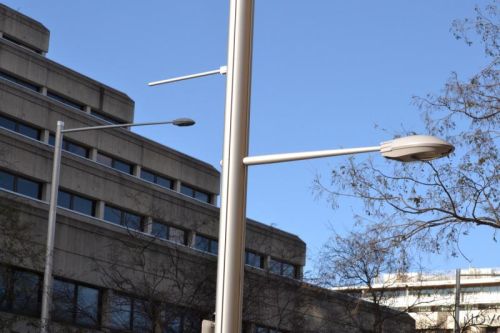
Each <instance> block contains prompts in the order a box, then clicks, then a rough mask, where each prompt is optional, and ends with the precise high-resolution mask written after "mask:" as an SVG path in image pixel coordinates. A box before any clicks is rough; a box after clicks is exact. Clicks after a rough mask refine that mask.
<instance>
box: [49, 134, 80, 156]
mask: <svg viewBox="0 0 500 333" xmlns="http://www.w3.org/2000/svg"><path fill="white" fill-rule="evenodd" d="M55 142H56V137H55V135H54V134H52V133H51V134H50V136H49V145H51V146H53V145H54V144H55ZM62 149H63V150H66V151H67V152H70V153H73V154H75V155H78V156H81V157H85V158H88V157H89V156H90V149H89V148H87V147H85V146H82V145H80V144H78V143H75V142H73V141H71V140H68V139H66V138H63V142H62Z"/></svg>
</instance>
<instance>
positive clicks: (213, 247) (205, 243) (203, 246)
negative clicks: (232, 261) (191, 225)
mask: <svg viewBox="0 0 500 333" xmlns="http://www.w3.org/2000/svg"><path fill="white" fill-rule="evenodd" d="M218 246H219V243H218V242H217V240H215V239H212V238H208V237H205V236H202V235H196V238H195V242H194V248H195V249H197V250H200V251H204V252H208V253H212V254H215V255H217V252H218V250H219V249H218Z"/></svg>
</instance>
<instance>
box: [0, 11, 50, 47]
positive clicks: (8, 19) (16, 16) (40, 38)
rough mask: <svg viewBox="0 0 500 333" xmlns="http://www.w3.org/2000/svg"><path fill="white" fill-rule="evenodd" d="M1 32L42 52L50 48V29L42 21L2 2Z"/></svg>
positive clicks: (0, 15)
mask: <svg viewBox="0 0 500 333" xmlns="http://www.w3.org/2000/svg"><path fill="white" fill-rule="evenodd" d="M0 33H2V34H3V35H5V37H8V38H9V37H10V38H14V39H16V40H17V41H19V42H21V43H22V44H24V45H26V46H27V47H30V48H32V49H34V50H36V51H38V52H40V53H43V54H45V53H47V52H48V50H49V35H50V33H49V30H48V29H47V28H45V27H44V26H43V25H42V24H41V23H39V22H37V21H35V20H33V19H31V18H29V17H27V16H25V15H23V14H21V13H19V12H16V11H13V10H12V9H10V8H9V7H7V6H5V5H3V4H0Z"/></svg>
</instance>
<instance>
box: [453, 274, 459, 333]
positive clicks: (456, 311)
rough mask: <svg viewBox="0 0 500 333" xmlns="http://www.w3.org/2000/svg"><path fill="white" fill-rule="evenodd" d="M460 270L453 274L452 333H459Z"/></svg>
mask: <svg viewBox="0 0 500 333" xmlns="http://www.w3.org/2000/svg"><path fill="white" fill-rule="evenodd" d="M460 273H461V272H460V268H457V271H456V273H455V329H454V330H453V332H454V333H460V293H461V291H460Z"/></svg>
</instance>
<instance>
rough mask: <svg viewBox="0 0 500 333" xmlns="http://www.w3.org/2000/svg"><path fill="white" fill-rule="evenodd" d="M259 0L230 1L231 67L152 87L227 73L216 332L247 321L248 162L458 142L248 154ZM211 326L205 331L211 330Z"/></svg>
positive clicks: (416, 154)
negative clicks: (244, 315) (255, 15)
mask: <svg viewBox="0 0 500 333" xmlns="http://www.w3.org/2000/svg"><path fill="white" fill-rule="evenodd" d="M253 13H254V0H230V9H229V33H228V56H227V67H224V66H222V67H221V68H220V69H219V70H213V71H209V72H204V73H199V74H193V75H187V76H181V77H178V78H173V79H167V80H161V81H155V82H151V83H149V85H150V86H154V85H159V84H164V83H172V82H177V81H181V80H187V79H191V78H197V77H202V76H207V75H214V74H217V73H219V74H226V75H227V81H226V102H225V116H224V144H223V158H222V178H221V191H220V192H221V197H220V198H221V204H220V205H221V207H220V221H219V250H218V260H217V291H216V307H215V333H239V332H241V323H242V306H243V276H244V255H245V227H246V225H245V224H246V223H245V221H246V195H247V172H248V166H249V165H256V164H268V163H278V162H286V161H294V160H301V159H311V158H319V157H329V156H339V155H348V154H358V153H365V152H373V151H380V152H381V154H382V155H383V156H384V157H386V158H389V159H395V160H399V161H403V162H409V161H416V160H430V159H433V158H438V157H441V156H445V155H447V154H449V153H450V152H452V151H453V146H452V145H450V144H449V143H447V142H445V141H442V140H440V139H438V138H435V137H430V136H420V135H416V136H412V137H406V138H399V139H395V140H392V141H388V142H384V143H382V144H381V145H380V146H374V147H365V148H355V149H338V150H328V151H316V152H303V153H289V154H276V155H265V156H252V157H248V156H247V155H248V141H249V119H250V89H251V67H252V39H253ZM212 328H213V327H212V325H207V326H206V328H204V329H205V330H211V329H212Z"/></svg>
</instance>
